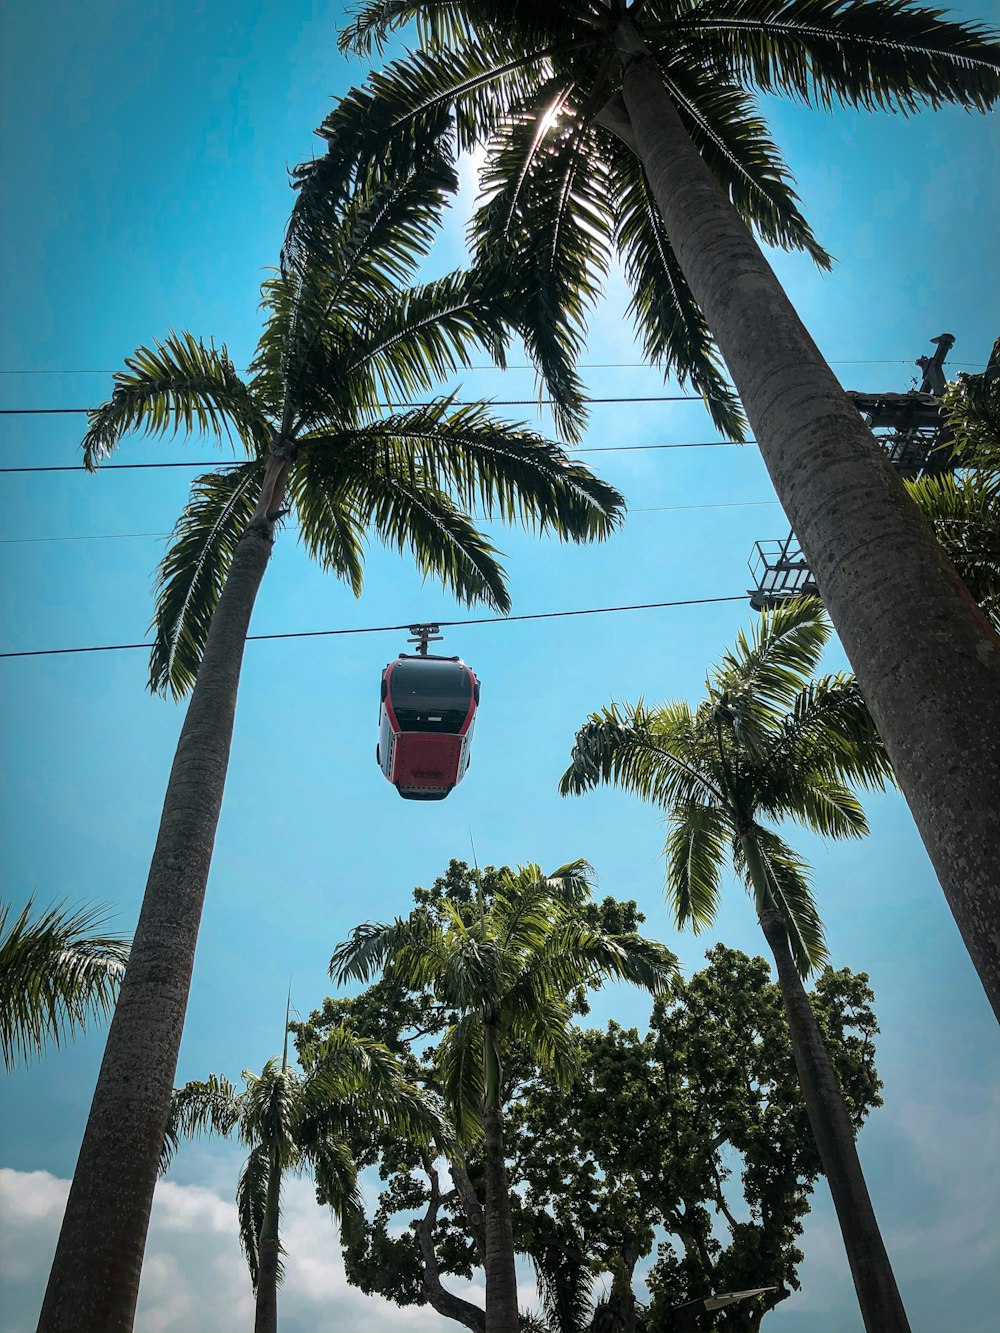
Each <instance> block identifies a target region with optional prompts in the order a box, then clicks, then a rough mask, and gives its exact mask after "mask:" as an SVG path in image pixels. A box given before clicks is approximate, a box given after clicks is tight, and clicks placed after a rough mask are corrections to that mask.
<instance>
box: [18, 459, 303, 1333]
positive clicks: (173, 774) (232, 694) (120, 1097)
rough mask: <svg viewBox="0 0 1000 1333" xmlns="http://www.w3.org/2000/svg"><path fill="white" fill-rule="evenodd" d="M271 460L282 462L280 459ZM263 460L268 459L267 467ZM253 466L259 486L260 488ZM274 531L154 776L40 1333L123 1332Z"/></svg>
mask: <svg viewBox="0 0 1000 1333" xmlns="http://www.w3.org/2000/svg"><path fill="white" fill-rule="evenodd" d="M274 463H275V467H276V468H278V469H280V468H282V467H284V468H286V469H287V463H285V462H284V461H283V460H280V459H276V460H274ZM270 471H271V463H270V462H269V472H270ZM268 481H269V479H268V475H267V474H265V481H264V493H265V494H270V493H271V491H270V487H269V485H268ZM272 543H273V525H272V523H271V521H270V520H269V519H268V517H267V515H266V514H265V515H255V518H254V520H253V521H252V522H251V523H250V525H249V526H248V528H247V530H246V532H245V533H244V535H243V537H242V539H241V541H240V543H239V545H238V547H237V549H236V552H235V555H234V557H233V563H232V567H231V569H230V573H229V577H228V579H227V581H226V586H225V588H224V590H223V592H222V596H221V597H220V599H219V604H218V606H217V608H216V611H215V615H214V616H213V618H212V626H211V629H210V631H209V635H208V640H207V643H206V646H205V654H204V658H203V660H202V664H201V668H200V670H199V672H198V680H197V683H196V685H195V688H194V692H193V693H192V695H191V702H190V704H189V706H188V711H187V716H186V718H185V719H184V726H183V728H182V729H181V735H180V740H179V741H178V744H177V751H176V753H175V755H174V762H173V767H172V768H171V771H170V778H169V781H168V783H167V791H166V797H165V799H164V803H163V813H162V815H161V818H160V829H159V833H158V835H157V840H156V847H155V849H154V851H153V860H152V864H151V866H150V870H149V878H148V880H147V883H146V892H145V897H144V898H143V904H142V911H141V913H140V916H139V924H138V926H137V928H136V932H135V941H134V943H133V945H132V954H131V958H130V960H129V964H128V969H127V971H126V973H125V978H124V981H123V982H122V989H121V994H120V996H119V999H118V1004H117V1007H116V1009H115V1015H114V1019H113V1020H112V1023H111V1029H110V1032H109V1033H108V1041H107V1046H106V1048H105V1052H104V1060H103V1063H102V1065H101V1072H100V1075H99V1077H98V1081H97V1089H96V1091H95V1093H94V1100H93V1103H92V1105H91V1109H90V1118H89V1120H88V1122H87V1128H86V1131H85V1133H84V1138H83V1145H82V1147H81V1149H80V1156H79V1159H78V1161H77V1167H76V1172H75V1174H74V1177H73V1184H72V1188H71V1189H70V1193H69V1200H68V1202H67V1204H66V1213H65V1216H64V1218H63V1224H62V1230H61V1232H60V1235H59V1243H58V1246H57V1248H56V1254H55V1259H54V1261H53V1264H52V1271H51V1273H50V1275H49V1283H48V1288H47V1290H46V1293H45V1301H44V1304H43V1306H42V1312H41V1316H40V1318H39V1324H38V1329H39V1333H97V1330H100V1333H130V1330H131V1328H132V1322H133V1319H134V1318H135V1305H136V1300H137V1298H138V1294H139V1275H140V1269H141V1266H142V1254H143V1247H144V1245H145V1240H146V1230H147V1227H148V1225H149V1211H150V1208H151V1206H152V1202H153V1187H154V1185H155V1183H156V1174H157V1163H158V1160H159V1156H160V1150H161V1148H162V1146H163V1134H164V1130H165V1127H166V1124H167V1116H168V1112H169V1108H170V1095H171V1090H172V1088H173V1083H174V1073H175V1071H176V1067H177V1052H178V1048H179V1046H180V1040H181V1031H182V1028H183V1026H184V1012H185V1009H186V1007H187V997H188V990H189V987H190V983H191V970H192V967H193V965H194V952H195V943H196V941H197V937H198V926H199V922H200V920H201V911H202V903H203V901H204V897H205V885H206V881H207V879H208V870H209V865H210V863H211V860H212V849H213V845H214V841H215V829H216V825H217V823H218V819H219V810H220V807H221V804H222V793H223V788H224V786H225V781H226V769H227V765H228V762H229V747H230V742H231V739H232V734H233V718H234V714H235V710H236V693H237V688H238V685H239V679H240V667H241V665H242V662H243V649H244V645H245V643H246V636H247V630H248V628H249V624H250V615H251V612H252V611H253V606H254V601H255V599H256V596H257V590H258V588H259V587H260V582H261V579H262V578H263V576H264V571H265V569H266V568H267V562H268V559H269V557H270V554H271V546H272Z"/></svg>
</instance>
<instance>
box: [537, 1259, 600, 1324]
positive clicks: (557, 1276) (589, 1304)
mask: <svg viewBox="0 0 1000 1333" xmlns="http://www.w3.org/2000/svg"><path fill="white" fill-rule="evenodd" d="M532 1259H533V1260H534V1264H535V1274H536V1276H537V1279H538V1292H539V1295H540V1296H541V1299H542V1309H543V1311H544V1312H545V1328H546V1330H548V1331H549V1333H585V1330H586V1329H587V1328H588V1326H589V1324H590V1320H591V1317H592V1313H593V1307H594V1302H593V1297H592V1292H593V1286H594V1276H593V1273H592V1272H591V1271H590V1267H589V1265H588V1263H587V1259H586V1256H584V1255H583V1254H582V1253H581V1254H576V1253H570V1252H569V1251H568V1250H567V1249H566V1247H565V1246H563V1245H559V1246H548V1245H546V1246H542V1247H539V1248H538V1249H537V1251H536V1252H535V1253H533V1254H532Z"/></svg>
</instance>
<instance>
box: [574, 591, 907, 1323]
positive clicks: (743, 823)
mask: <svg viewBox="0 0 1000 1333" xmlns="http://www.w3.org/2000/svg"><path fill="white" fill-rule="evenodd" d="M829 634H830V629H829V623H828V622H827V620H826V618H825V616H824V615H823V612H822V608H821V607H820V605H819V603H818V602H816V601H815V600H810V601H804V602H797V603H789V604H787V605H786V606H783V607H779V608H777V609H775V610H773V611H767V612H765V613H764V614H763V616H762V617H761V618H760V620H759V621H757V622H756V624H755V626H754V629H753V632H752V634H751V635H750V636H749V637H747V636H746V635H744V634H742V633H741V634H740V635H739V638H738V639H737V643H736V647H735V648H734V649H732V650H730V651H729V652H728V653H726V655H725V656H724V658H723V659H722V662H721V663H720V664H719V665H718V666H716V667H713V668H712V670H711V671H710V673H709V676H708V679H707V680H706V683H705V686H706V695H705V698H704V699H703V700H702V702H701V703H699V704H698V706H697V707H696V708H692V707H691V706H690V705H689V704H687V703H685V702H681V701H674V702H672V703H668V704H664V705H662V706H660V707H658V708H647V707H646V705H645V704H644V703H641V702H640V703H639V704H637V705H634V706H630V705H622V706H619V705H617V704H612V705H611V706H610V707H608V708H605V709H604V710H603V711H602V712H600V713H594V714H591V717H590V719H589V721H587V722H586V723H585V724H584V726H583V727H581V729H580V730H579V731H578V732H577V736H576V742H575V744H574V746H573V751H572V758H571V762H570V766H569V768H568V769H567V771H566V773H565V774H564V775H563V778H562V782H561V790H562V792H563V794H564V795H567V794H570V793H572V794H579V793H581V792H584V791H588V790H590V789H592V788H594V787H596V786H598V785H599V784H600V783H604V782H609V783H614V784H615V785H617V786H620V787H623V788H624V789H625V790H626V791H631V792H634V793H635V794H636V795H638V796H641V797H643V798H644V799H646V800H649V801H654V802H655V803H656V804H657V805H660V806H661V807H663V809H665V810H666V812H667V821H668V827H669V833H668V836H667V842H666V847H665V855H666V862H667V880H666V887H667V895H668V899H669V902H670V904H671V906H672V908H673V913H674V917H675V919H676V921H677V924H678V925H679V926H684V925H691V926H693V927H694V928H695V929H696V930H698V929H702V928H704V927H706V926H708V925H710V924H711V922H712V921H713V919H714V917H715V913H716V909H717V906H718V901H719V892H720V886H721V877H722V871H723V867H724V866H725V864H726V861H727V859H729V860H731V862H732V865H733V867H734V869H735V870H736V873H737V874H738V875H739V877H740V878H741V879H742V880H743V882H744V884H745V885H746V887H747V889H748V891H749V892H750V894H751V897H752V898H753V902H754V908H755V910H756V912H757V917H758V920H759V921H760V925H761V929H762V930H763V932H764V936H765V938H766V939H767V942H768V945H769V946H770V949H771V952H772V954H773V955H774V961H775V965H776V968H777V974H778V985H779V987H780V988H781V994H782V998H783V1000H784V1003H785V1011H786V1014H787V1017H788V1026H789V1031H790V1033H791V1039H792V1046H793V1049H794V1051H795V1062H796V1066H797V1068H798V1071H799V1078H800V1081H801V1084H802V1093H803V1096H804V1098H805V1103H806V1107H807V1108H808V1111H809V1121H810V1124H811V1126H812V1131H813V1134H814V1136H815V1138H816V1146H817V1148H818V1151H819V1154H820V1159H821V1161H822V1163H823V1171H824V1174H825V1175H826V1178H827V1180H828V1182H829V1184H830V1191H831V1193H832V1195H833V1201H834V1205H835V1207H836V1210H837V1217H838V1220H839V1222H840V1228H841V1232H842V1234H843V1237H844V1243H845V1245H846V1247H847V1256H848V1260H849V1262H850V1265H851V1273H852V1276H853V1278H854V1285H855V1288H856V1290H857V1293H858V1300H859V1302H860V1305H861V1312H862V1316H863V1318H864V1321H865V1327H866V1328H867V1329H869V1330H870V1331H871V1333H875V1331H876V1330H878V1333H890V1330H897V1329H898V1330H906V1329H908V1324H907V1320H906V1315H905V1312H904V1310H903V1306H902V1302H901V1300H900V1297H899V1292H898V1290H897V1288H896V1282H895V1278H894V1277H893V1273H892V1268H891V1266H890V1264H889V1258H888V1255H887V1254H886V1251H885V1246H884V1245H883V1243H882V1237H881V1234H880V1232H879V1228H878V1223H877V1221H876V1219H875V1212H874V1209H873V1208H872V1205H871V1200H870V1198H869V1196H868V1189H867V1186H866V1184H865V1180H864V1176H863V1174H862V1171H861V1164H860V1162H859V1160H858V1154H857V1149H856V1147H855V1143H854V1127H853V1125H852V1123H851V1118H850V1114H849V1112H848V1108H847V1105H846V1103H845V1101H844V1097H843V1094H842V1092H841V1089H840V1087H839V1085H838V1083H837V1076H836V1073H835V1071H834V1069H833V1067H832V1065H831V1062H830V1058H829V1054H828V1052H827V1050H826V1047H825V1045H824V1042H823V1034H822V1032H821V1030H820V1028H819V1026H818V1024H817V1022H816V1017H815V1015H814V1013H813V1011H812V1009H811V1008H810V1006H809V1000H808V997H807V995H806V992H805V988H804V986H803V984H802V977H803V976H806V975H808V973H809V972H810V971H812V970H813V969H814V968H816V967H818V966H820V965H821V964H822V963H824V962H825V961H826V946H825V944H824V940H823V928H822V924H821V921H820V917H819V912H818V910H817V907H816V902H815V899H814V898H813V894H812V889H811V886H810V882H809V871H808V867H807V866H806V864H805V862H804V861H803V860H802V859H801V857H799V856H798V855H797V854H796V853H795V851H794V850H793V849H792V848H791V847H790V846H789V845H788V843H787V842H785V841H784V839H783V838H782V837H781V836H780V834H779V833H777V832H776V831H775V829H774V828H773V827H772V825H773V824H774V823H775V822H776V821H780V820H783V819H789V818H791V819H794V820H796V821H797V822H799V823H801V824H804V825H805V826H806V827H807V828H810V829H813V830H814V831H815V832H817V833H820V834H822V835H824V836H826V837H832V838H860V837H863V836H864V835H865V834H866V833H867V832H868V825H867V822H866V820H865V815H864V811H863V810H862V808H861V804H860V802H859V801H858V798H857V796H856V795H855V793H854V791H853V790H852V786H851V784H858V785H862V786H869V787H880V786H883V785H884V784H885V783H886V782H888V781H890V780H891V769H890V767H889V763H888V760H887V758H886V756H885V751H884V750H883V748H882V745H881V742H880V741H879V738H878V736H877V734H876V732H875V729H874V725H873V723H872V720H871V717H870V715H869V713H868V710H867V708H866V707H865V703H864V700H863V699H862V697H861V694H860V691H859V690H858V687H857V684H856V683H855V681H854V680H853V678H852V677H849V676H845V675H842V674H837V675H831V676H816V675H815V670H816V666H817V664H818V662H819V658H820V655H821V654H822V651H823V647H824V645H825V644H826V642H827V639H828V638H829Z"/></svg>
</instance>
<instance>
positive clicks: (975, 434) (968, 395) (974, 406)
mask: <svg viewBox="0 0 1000 1333" xmlns="http://www.w3.org/2000/svg"><path fill="white" fill-rule="evenodd" d="M943 407H944V413H945V416H946V417H947V420H948V426H949V430H950V433H951V441H950V447H951V448H952V449H953V450H954V451H955V454H956V455H957V457H958V459H959V462H960V465H961V466H962V467H963V468H967V469H971V470H972V471H973V472H976V473H978V474H979V475H980V479H981V480H982V481H983V482H984V483H986V484H987V485H988V486H989V487H990V489H991V490H992V491H993V492H994V493H996V492H997V491H998V490H1000V338H998V339H997V340H996V342H995V343H994V344H993V350H992V352H991V353H990V359H989V362H988V363H987V366H986V369H985V370H984V371H983V373H982V374H981V375H959V376H958V378H957V379H956V380H955V381H954V383H952V384H949V385H948V388H947V391H946V392H945V396H944V404H943Z"/></svg>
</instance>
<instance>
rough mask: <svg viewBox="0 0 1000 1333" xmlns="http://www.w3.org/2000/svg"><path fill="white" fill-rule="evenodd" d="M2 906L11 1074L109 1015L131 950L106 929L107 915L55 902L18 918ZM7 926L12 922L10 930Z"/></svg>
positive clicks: (0, 982)
mask: <svg viewBox="0 0 1000 1333" xmlns="http://www.w3.org/2000/svg"><path fill="white" fill-rule="evenodd" d="M11 910H12V909H11V907H10V905H9V904H8V903H0V1048H2V1051H3V1061H4V1066H5V1067H6V1069H7V1070H8V1072H9V1071H11V1070H13V1069H15V1068H16V1067H17V1065H18V1064H19V1063H22V1062H23V1063H25V1064H27V1063H28V1062H29V1061H30V1060H31V1057H32V1056H34V1055H41V1053H42V1052H43V1050H44V1049H45V1046H46V1045H47V1044H48V1043H49V1042H52V1043H53V1044H54V1045H56V1046H59V1045H60V1044H61V1043H62V1042H64V1041H66V1040H68V1039H69V1038H70V1037H71V1036H73V1035H75V1034H76V1033H77V1032H78V1031H80V1030H82V1029H83V1028H84V1027H85V1026H86V1024H87V1023H88V1021H90V1020H91V1019H95V1018H97V1019H100V1018H104V1017H106V1016H107V1015H108V1014H109V1013H110V1012H111V1010H112V1008H113V1006H114V1002H115V996H116V995H117V993H118V987H119V985H120V983H121V979H122V976H123V975H124V972H125V963H126V960H127V958H128V953H129V944H128V941H127V940H126V939H125V938H124V937H123V936H121V935H113V934H109V933H108V932H107V930H106V927H107V923H108V909H107V908H106V907H104V906H101V905H87V906H83V907H76V908H71V907H70V906H69V905H68V904H67V903H66V902H61V903H57V904H55V905H54V906H52V907H49V908H46V909H44V910H42V911H41V912H39V913H38V914H37V915H36V914H35V905H34V899H33V898H31V899H29V900H28V902H27V904H26V905H25V907H24V908H23V909H22V911H21V912H19V913H18V915H17V916H16V917H14V918H13V919H10V918H11ZM8 921H9V922H10V924H9V925H8Z"/></svg>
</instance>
